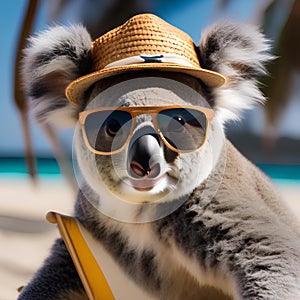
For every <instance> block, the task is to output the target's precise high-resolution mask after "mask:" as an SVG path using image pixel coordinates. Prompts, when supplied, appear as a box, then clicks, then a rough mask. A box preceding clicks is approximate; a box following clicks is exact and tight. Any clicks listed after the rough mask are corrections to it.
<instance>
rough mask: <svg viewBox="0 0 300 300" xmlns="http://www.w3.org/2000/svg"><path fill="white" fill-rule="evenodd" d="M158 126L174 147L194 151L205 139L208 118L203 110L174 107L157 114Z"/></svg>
mask: <svg viewBox="0 0 300 300" xmlns="http://www.w3.org/2000/svg"><path fill="white" fill-rule="evenodd" d="M157 123H158V127H159V129H160V130H161V132H162V134H163V136H164V137H165V139H166V140H167V141H168V143H169V144H171V145H172V146H173V147H174V148H176V149H178V150H181V151H193V150H196V149H197V148H199V147H200V146H201V145H202V144H203V142H204V139H205V133H206V129H207V119H206V116H205V114H204V113H203V112H201V111H198V110H195V109H189V108H173V109H165V110H163V111H160V112H159V114H158V115H157Z"/></svg>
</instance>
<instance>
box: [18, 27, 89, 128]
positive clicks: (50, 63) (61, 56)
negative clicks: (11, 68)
mask: <svg viewBox="0 0 300 300" xmlns="http://www.w3.org/2000/svg"><path fill="white" fill-rule="evenodd" d="M90 47H91V37H90V35H89V33H88V32H87V31H86V29H85V28H84V27H83V26H81V25H77V26H71V27H69V28H68V27H63V26H55V27H51V28H50V29H49V30H47V31H43V32H41V33H40V34H38V35H37V36H33V37H31V38H30V39H29V43H28V47H27V48H26V49H25V50H24V59H23V66H22V74H23V78H24V84H25V89H26V91H27V94H28V96H29V97H30V100H31V101H30V106H31V110H32V111H33V113H34V115H35V117H36V118H37V120H38V121H39V122H42V123H43V122H46V123H47V122H52V123H53V124H55V125H58V126H62V127H65V126H70V125H71V126H74V124H75V122H76V118H75V117H76V108H75V107H74V106H73V105H72V104H71V103H70V102H69V101H68V100H67V99H66V97H65V89H66V87H67V85H68V84H69V83H70V82H71V81H73V80H75V79H76V78H78V77H80V76H83V75H85V74H87V73H89V72H90V71H91V57H90Z"/></svg>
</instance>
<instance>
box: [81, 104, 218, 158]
mask: <svg viewBox="0 0 300 300" xmlns="http://www.w3.org/2000/svg"><path fill="white" fill-rule="evenodd" d="M174 108H187V109H193V110H197V111H200V112H202V113H203V114H204V115H205V118H206V122H207V126H206V130H205V135H204V139H203V142H202V143H201V144H200V145H199V147H197V148H196V149H193V150H180V149H176V148H175V147H173V146H172V145H171V144H170V143H169V142H168V141H167V140H166V138H165V137H164V135H163V133H162V132H161V130H160V129H159V126H158V123H157V118H156V116H157V114H158V113H159V112H161V111H163V110H168V109H174ZM107 110H119V111H126V112H129V113H130V115H131V117H132V125H131V128H130V132H129V134H128V137H127V139H126V141H125V142H124V144H123V145H122V147H120V148H119V149H117V150H114V151H110V152H104V151H99V150H96V149H94V148H93V147H92V146H91V145H90V143H89V140H88V138H87V134H86V131H85V127H84V125H85V120H86V118H87V117H88V115H90V114H92V113H94V112H97V111H107ZM144 114H148V115H151V117H152V120H153V125H154V128H155V130H156V132H157V134H158V135H159V136H160V138H161V139H162V141H163V142H164V144H165V145H166V146H167V147H168V148H169V149H171V150H172V151H174V152H177V153H189V152H194V151H197V150H199V149H200V148H201V147H202V146H203V145H204V144H205V142H206V139H207V132H208V128H209V126H210V122H211V120H212V119H213V117H214V110H213V109H211V108H205V107H201V106H193V105H170V106H131V107H122V106H120V107H109V106H107V107H106V106H105V107H97V108H94V109H90V110H85V111H82V112H80V113H79V123H80V126H81V130H82V133H83V139H84V142H85V144H86V146H87V148H88V149H89V150H90V151H91V152H93V153H95V154H99V155H113V154H116V153H119V152H121V151H123V150H124V148H125V147H126V145H127V144H128V142H129V140H130V138H131V137H132V134H133V130H134V127H135V125H136V120H135V117H136V116H138V115H144Z"/></svg>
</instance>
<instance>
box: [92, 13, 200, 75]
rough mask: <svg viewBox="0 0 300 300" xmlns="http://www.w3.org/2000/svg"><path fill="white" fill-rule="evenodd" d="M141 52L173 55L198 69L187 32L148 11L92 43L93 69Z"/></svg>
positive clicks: (193, 46) (192, 45)
mask: <svg viewBox="0 0 300 300" xmlns="http://www.w3.org/2000/svg"><path fill="white" fill-rule="evenodd" d="M141 55H153V56H159V55H171V56H172V55H173V56H176V57H181V58H182V59H184V60H185V61H186V62H187V63H188V64H190V65H191V66H193V67H196V68H199V67H200V64H199V60H198V57H197V54H196V51H195V45H194V42H193V40H192V39H191V37H190V36H189V35H187V34H186V33H185V32H183V31H181V30H180V29H178V28H176V27H174V26H172V25H170V24H169V23H167V22H165V21H163V20H162V19H160V18H159V17H157V16H155V15H152V14H140V15H136V16H134V17H132V18H130V19H129V20H128V21H127V22H126V23H124V24H123V25H121V26H119V27H117V28H115V29H113V30H111V31H109V32H107V33H105V34H104V35H102V36H101V37H99V38H98V39H96V40H95V41H94V42H93V43H92V58H93V71H99V70H101V69H103V68H105V67H106V66H108V65H110V64H112V63H114V62H116V61H120V60H124V59H127V58H130V57H137V56H141Z"/></svg>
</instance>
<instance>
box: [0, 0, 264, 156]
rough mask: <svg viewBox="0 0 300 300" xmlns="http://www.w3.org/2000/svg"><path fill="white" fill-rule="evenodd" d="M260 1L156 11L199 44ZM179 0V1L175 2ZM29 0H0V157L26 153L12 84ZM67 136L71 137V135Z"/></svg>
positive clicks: (36, 133)
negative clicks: (210, 29) (218, 9)
mask: <svg viewBox="0 0 300 300" xmlns="http://www.w3.org/2000/svg"><path fill="white" fill-rule="evenodd" d="M258 1H265V0H245V1H239V0H235V1H232V4H231V5H230V6H229V8H228V9H227V10H226V11H225V12H223V14H222V15H220V14H219V15H216V13H215V11H214V8H215V1H210V0H198V1H197V0H193V1H183V3H184V4H180V5H177V6H175V5H173V6H171V4H170V3H172V2H171V1H165V3H168V5H166V4H163V5H162V1H157V9H158V12H157V14H158V15H159V16H161V17H162V18H164V19H165V20H166V21H168V22H170V23H171V24H173V25H175V26H177V27H179V28H181V29H182V30H184V31H186V32H187V33H188V34H190V35H191V37H192V38H193V39H194V41H195V42H196V43H198V41H199V39H200V33H201V29H203V27H205V26H206V25H208V24H209V23H211V22H213V21H215V20H216V19H217V18H219V17H222V18H228V19H233V20H235V21H249V20H250V19H251V16H252V14H253V11H254V9H255V7H256V5H257V3H258ZM41 2H43V1H41ZM178 2H179V1H176V3H178ZM26 3H27V2H26V1H20V0H10V1H1V2H0V14H1V15H0V19H1V22H2V26H0V34H1V38H2V45H1V47H0V66H1V73H0V87H1V88H0V103H1V110H0V122H1V126H0V141H1V143H0V156H1V155H5V156H22V153H23V138H22V132H21V125H20V121H19V119H20V118H19V115H18V113H17V111H16V108H15V107H14V105H13V100H12V99H13V92H12V89H13V85H12V83H13V69H14V55H15V47H16V41H17V38H18V33H19V30H20V25H21V21H22V18H23V14H24V10H25V5H26ZM45 15H46V13H45V7H44V6H42V7H41V9H40V13H39V17H38V20H37V24H36V27H35V31H37V30H41V29H44V28H46V27H47V24H46V23H47V22H46V16H45ZM71 17H72V16H71ZM73 17H74V16H73ZM31 127H32V129H33V130H32V131H33V141H34V148H35V150H36V152H37V154H38V155H41V156H48V155H51V151H50V149H49V146H48V143H47V141H46V140H45V138H44V136H43V134H42V133H41V132H40V130H39V128H38V126H37V124H36V123H35V122H34V121H31ZM67 135H68V138H69V136H70V134H67ZM69 140H70V138H69Z"/></svg>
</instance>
